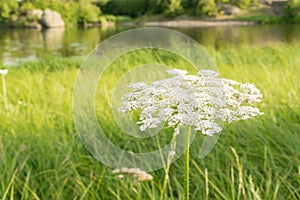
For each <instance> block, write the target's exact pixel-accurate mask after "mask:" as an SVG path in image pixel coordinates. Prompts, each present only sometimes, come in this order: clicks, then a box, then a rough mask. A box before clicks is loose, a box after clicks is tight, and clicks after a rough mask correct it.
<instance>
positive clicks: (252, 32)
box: [0, 25, 300, 65]
mask: <svg viewBox="0 0 300 200" xmlns="http://www.w3.org/2000/svg"><path fill="white" fill-rule="evenodd" d="M130 28H131V27H121V26H118V27H114V28H109V29H101V28H99V27H95V28H86V29H84V28H73V29H65V30H64V29H48V30H33V29H8V28H0V62H2V63H4V64H7V65H13V64H16V63H18V62H23V61H26V60H33V59H39V58H43V57H49V56H61V57H74V56H86V55H88V53H89V52H91V50H93V48H95V47H96V45H97V44H99V42H101V41H103V40H105V39H106V38H108V37H110V36H112V35H114V34H117V33H119V32H122V31H124V30H128V29H130ZM173 29H175V30H177V31H180V32H182V33H185V34H187V35H189V36H191V37H192V38H194V39H195V40H196V41H198V42H199V43H200V44H202V45H203V46H212V47H214V48H216V49H222V48H231V47H235V46H239V45H260V46H264V45H269V44H274V43H289V44H299V43H300V26H297V25H289V26H282V25H256V26H229V27H228V26H227V27H226V26H221V27H202V28H193V27H191V28H173Z"/></svg>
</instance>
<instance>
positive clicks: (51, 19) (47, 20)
mask: <svg viewBox="0 0 300 200" xmlns="http://www.w3.org/2000/svg"><path fill="white" fill-rule="evenodd" d="M41 23H42V25H43V26H45V27H46V28H63V27H64V26H65V22H64V21H63V19H62V18H61V15H60V14H59V13H58V12H56V11H53V10H50V9H46V10H44V12H43V15H42V19H41Z"/></svg>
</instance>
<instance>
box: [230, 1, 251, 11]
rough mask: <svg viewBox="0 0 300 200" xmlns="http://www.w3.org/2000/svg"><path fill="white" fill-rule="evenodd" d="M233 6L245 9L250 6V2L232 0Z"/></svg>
mask: <svg viewBox="0 0 300 200" xmlns="http://www.w3.org/2000/svg"><path fill="white" fill-rule="evenodd" d="M233 4H234V5H236V6H238V7H240V8H241V9H247V8H249V6H250V5H251V0H234V1H233Z"/></svg>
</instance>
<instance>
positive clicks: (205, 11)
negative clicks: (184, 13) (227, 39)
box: [196, 0, 218, 16]
mask: <svg viewBox="0 0 300 200" xmlns="http://www.w3.org/2000/svg"><path fill="white" fill-rule="evenodd" d="M217 12H218V8H217V6H216V3H215V1H214V0H198V4H197V7H196V14H200V15H207V16H214V15H215V14H216V13H217Z"/></svg>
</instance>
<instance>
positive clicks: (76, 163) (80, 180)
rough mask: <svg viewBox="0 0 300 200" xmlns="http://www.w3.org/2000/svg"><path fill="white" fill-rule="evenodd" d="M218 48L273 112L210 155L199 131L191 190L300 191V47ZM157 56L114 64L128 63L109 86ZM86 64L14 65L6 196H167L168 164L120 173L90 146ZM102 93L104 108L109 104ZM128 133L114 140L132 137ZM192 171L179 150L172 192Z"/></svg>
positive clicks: (279, 194) (226, 138) (228, 70)
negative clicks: (83, 103)
mask: <svg viewBox="0 0 300 200" xmlns="http://www.w3.org/2000/svg"><path fill="white" fill-rule="evenodd" d="M208 52H209V55H211V57H212V58H213V59H214V60H215V61H216V63H217V65H218V70H219V71H220V73H221V74H222V76H223V77H226V78H230V79H235V80H238V81H241V82H252V83H254V84H255V85H256V86H257V87H258V88H259V89H260V90H261V91H262V93H263V95H264V99H263V102H262V104H260V105H259V107H260V109H261V110H262V111H264V112H265V115H264V116H261V117H257V118H255V119H252V120H249V121H244V122H238V123H234V124H231V125H225V127H224V131H223V133H222V135H221V137H220V139H219V141H218V143H217V145H216V146H215V148H214V149H213V151H212V152H211V153H210V154H209V155H208V156H207V157H205V158H204V159H199V158H198V152H199V147H200V145H201V142H202V140H203V136H202V135H201V134H199V136H198V137H197V138H196V140H195V141H194V143H193V145H192V147H191V154H192V156H191V157H192V162H191V169H190V174H191V175H190V176H191V181H190V192H191V199H205V198H206V196H207V194H208V197H209V199H244V196H246V197H247V199H259V197H260V198H261V199H270V200H271V199H299V198H300V189H299V188H300V159H299V158H300V123H299V121H300V104H299V94H300V79H299V75H300V68H299V66H300V47H299V46H296V45H291V46H288V45H285V44H281V45H273V46H265V47H253V46H241V47H238V48H236V49H224V50H222V51H216V50H214V49H211V48H208ZM157 58H159V57H155V56H153V55H149V54H147V53H146V52H144V55H143V53H142V55H139V59H141V60H140V61H137V60H133V58H131V57H130V55H129V56H128V57H127V58H126V59H125V60H126V62H123V61H122V62H121V61H120V62H116V63H114V65H115V67H116V68H117V67H119V69H120V71H116V70H114V71H110V72H108V74H107V77H106V78H107V80H110V81H111V82H108V83H107V84H108V87H110V85H109V84H113V83H114V82H117V80H118V78H117V77H119V76H120V74H122V70H125V69H126V68H127V67H128V66H132V65H133V64H134V65H135V64H138V63H139V62H143V61H144V60H145V61H146V62H148V61H151V60H155V61H157V62H159V60H157ZM165 59H167V60H169V61H168V63H169V64H170V65H172V66H173V65H174V66H179V67H184V66H183V65H186V64H187V63H186V62H184V61H182V60H181V61H178V60H176V59H175V58H174V57H172V56H171V55H167V56H166V57H165ZM80 64H81V61H80V60H71V59H65V60H63V59H50V58H49V59H45V60H43V61H39V62H28V63H25V64H24V65H23V66H20V67H15V68H8V69H9V73H8V75H7V76H6V84H7V97H8V108H7V109H5V108H4V104H3V103H2V102H3V101H2V100H3V96H2V92H0V102H1V104H0V123H1V124H0V198H2V199H24V200H27V199H153V200H154V199H159V197H160V195H161V192H160V187H161V186H162V184H163V178H164V171H163V170H159V171H156V172H152V173H151V175H152V176H153V180H152V181H150V182H144V183H140V182H137V183H135V182H134V181H132V179H130V178H127V177H125V178H124V179H118V178H117V177H116V176H114V175H113V174H112V173H111V171H112V169H110V168H108V167H106V166H103V165H102V164H101V163H100V162H98V161H96V160H95V159H94V158H93V157H92V156H91V155H90V154H89V153H88V152H87V151H86V150H85V148H84V146H83V144H82V143H81V141H80V139H79V137H78V135H77V133H76V130H75V127H74V124H73V116H72V90H73V83H74V81H75V78H76V75H77V72H78V68H79V67H80ZM117 69H118V68H117ZM0 88H2V85H0ZM99 91H100V92H101V87H100V88H99ZM96 100H97V105H96V109H97V111H101V109H102V110H103V109H104V107H105V106H106V105H109V102H104V101H103V102H102V101H101V99H97V97H96ZM97 113H98V115H99V118H100V119H101V117H102V118H105V119H106V122H107V123H105V124H102V125H104V129H105V130H106V131H107V132H110V133H108V134H113V135H114V136H116V135H117V134H118V133H120V130H118V129H117V128H116V127H115V124H114V123H113V121H112V119H110V118H109V116H110V114H109V112H107V114H105V115H101V114H100V112H97ZM122 137H123V136H120V137H114V138H113V140H114V141H119V142H120V143H118V144H119V145H120V146H124V145H125V144H122V141H121V140H122ZM170 137H171V136H170ZM170 137H168V139H170ZM150 143H151V141H148V142H146V144H150ZM153 145H154V147H155V144H153ZM230 147H233V149H232V148H230ZM128 148H129V149H130V148H135V149H134V150H136V151H139V149H140V150H147V149H148V150H150V149H152V148H153V146H149V147H148V146H147V145H145V144H144V146H143V145H142V144H140V143H133V146H131V147H128ZM234 152H236V154H234ZM206 169H207V174H206V175H205V170H206ZM183 174H184V172H183V159H179V160H178V161H176V162H175V163H174V164H173V165H171V168H170V183H169V186H168V187H167V191H165V192H164V195H165V197H164V198H163V199H182V198H183V192H184V187H183V181H182V180H183V179H184V175H183ZM206 184H207V185H206Z"/></svg>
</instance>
